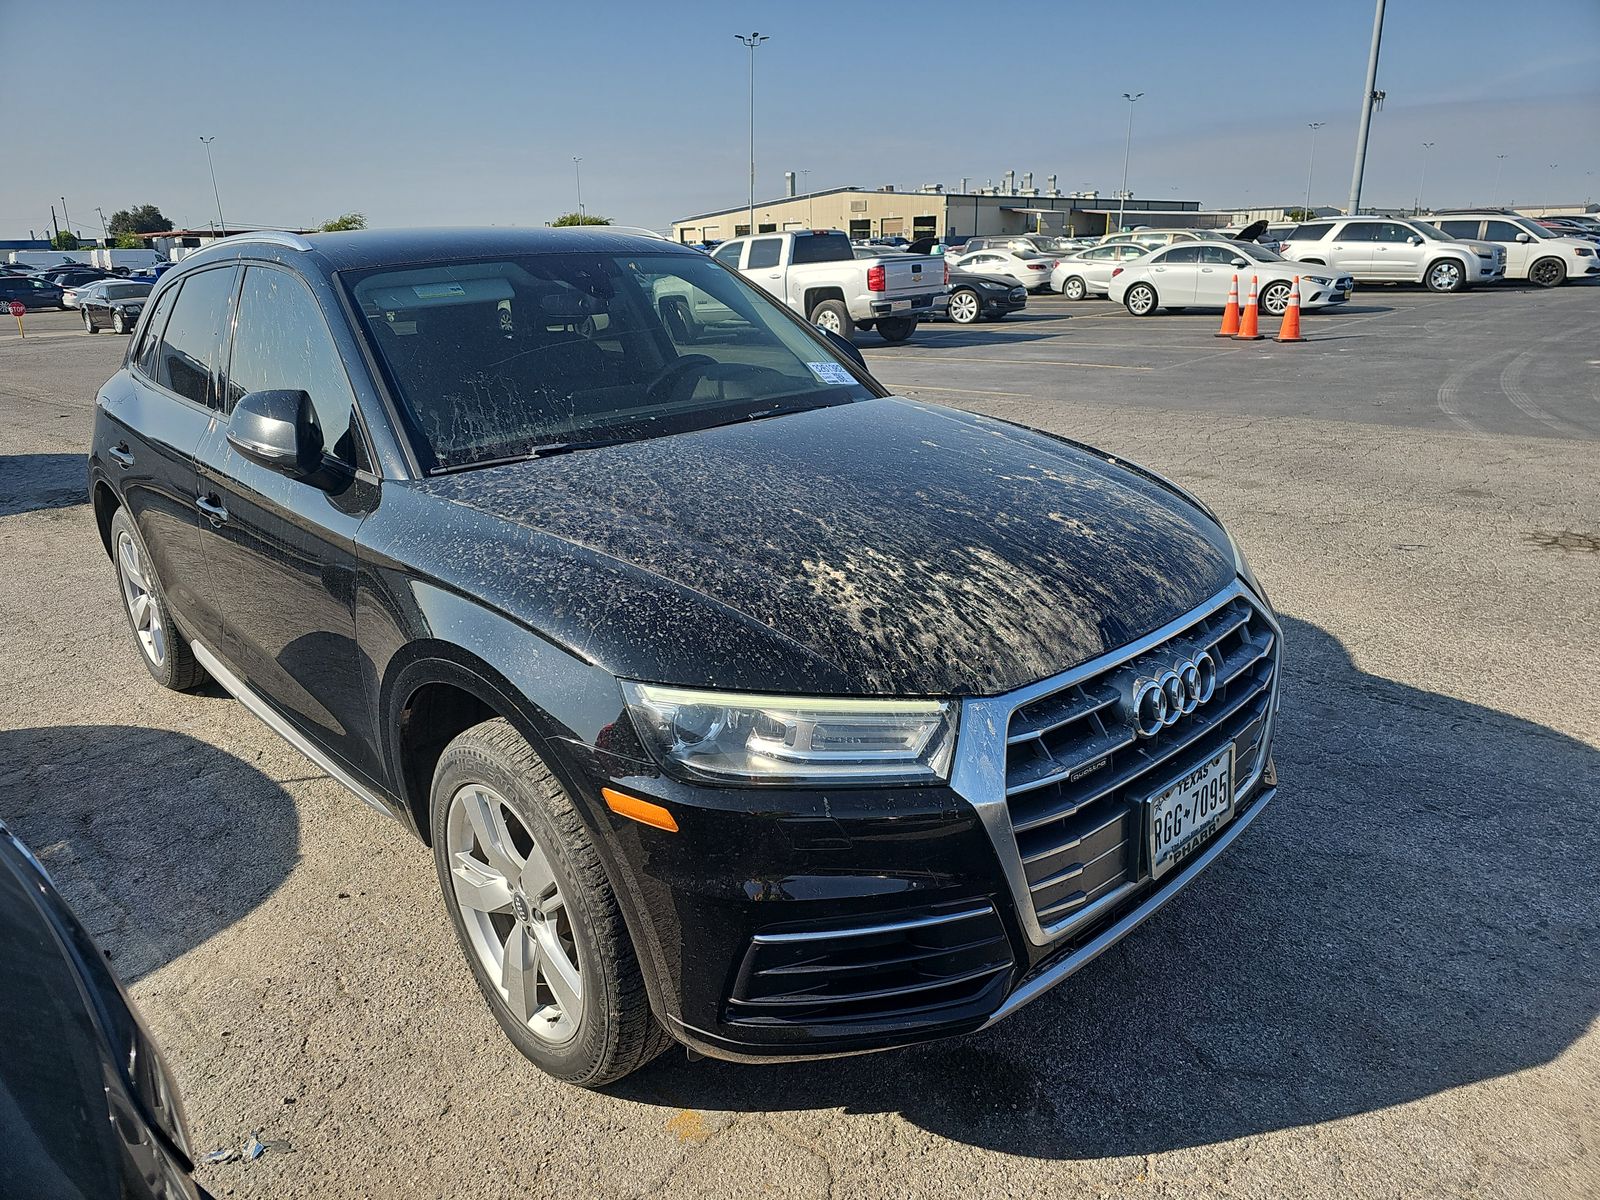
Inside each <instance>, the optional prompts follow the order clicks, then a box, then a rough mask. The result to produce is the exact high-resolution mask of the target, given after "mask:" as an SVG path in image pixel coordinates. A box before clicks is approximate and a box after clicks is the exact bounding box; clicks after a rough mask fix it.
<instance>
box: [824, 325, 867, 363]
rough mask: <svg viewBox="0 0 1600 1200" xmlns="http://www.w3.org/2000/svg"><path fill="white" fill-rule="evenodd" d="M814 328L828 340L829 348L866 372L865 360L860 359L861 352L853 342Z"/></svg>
mask: <svg viewBox="0 0 1600 1200" xmlns="http://www.w3.org/2000/svg"><path fill="white" fill-rule="evenodd" d="M815 328H816V331H817V332H818V333H820V334H821V335H822V336H823V337H825V338H827V339H828V344H829V345H830V346H832V347H833V348H834V349H835V350H837V351H838V352H839V353H840V354H842V355H844V356H845V357H846V358H848V359H849V360H850V361H851V362H853V363H855V364H856V366H858V367H860V368H861V369H862V370H863V371H866V370H867V360H866V359H864V358H862V357H861V351H859V350H857V349H856V347H855V343H854V342H852V341H851V340H850V339H849V338H846V337H840V336H839V335H838V334H837V333H835V332H834V331H833V330H831V329H824V328H822V326H820V325H818V326H815ZM870 373H871V372H868V374H870Z"/></svg>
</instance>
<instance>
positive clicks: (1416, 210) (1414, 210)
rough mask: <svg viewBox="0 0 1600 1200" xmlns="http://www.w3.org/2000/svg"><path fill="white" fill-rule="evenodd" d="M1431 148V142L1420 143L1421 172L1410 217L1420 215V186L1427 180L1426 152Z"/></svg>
mask: <svg viewBox="0 0 1600 1200" xmlns="http://www.w3.org/2000/svg"><path fill="white" fill-rule="evenodd" d="M1433 146H1434V143H1432V142H1423V143H1422V172H1421V174H1419V175H1418V176H1417V198H1416V200H1415V201H1414V202H1413V203H1412V206H1411V208H1412V214H1411V215H1412V216H1416V217H1420V216H1421V215H1422V185H1423V184H1424V183H1426V182H1427V180H1428V151H1429V150H1432V149H1433Z"/></svg>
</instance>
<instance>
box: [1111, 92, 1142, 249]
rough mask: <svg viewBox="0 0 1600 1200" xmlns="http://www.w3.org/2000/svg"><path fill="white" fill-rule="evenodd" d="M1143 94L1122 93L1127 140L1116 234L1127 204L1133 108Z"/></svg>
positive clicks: (1120, 229)
mask: <svg viewBox="0 0 1600 1200" xmlns="http://www.w3.org/2000/svg"><path fill="white" fill-rule="evenodd" d="M1143 95H1144V93H1143V92H1133V93H1129V92H1123V93H1122V98H1123V99H1124V100H1126V101H1127V102H1128V139H1127V141H1125V142H1124V143H1123V144H1122V193H1121V195H1120V196H1119V197H1118V198H1117V232H1118V233H1121V232H1122V214H1123V212H1124V210H1125V209H1126V206H1127V203H1128V155H1129V154H1130V153H1131V152H1132V150H1133V106H1134V105H1135V104H1137V103H1138V102H1139V98H1140V97H1141V96H1143Z"/></svg>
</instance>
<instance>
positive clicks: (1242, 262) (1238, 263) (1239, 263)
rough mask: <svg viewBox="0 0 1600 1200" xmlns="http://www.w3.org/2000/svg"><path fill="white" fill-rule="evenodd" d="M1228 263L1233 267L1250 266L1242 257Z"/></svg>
mask: <svg viewBox="0 0 1600 1200" xmlns="http://www.w3.org/2000/svg"><path fill="white" fill-rule="evenodd" d="M1228 265H1229V266H1231V267H1248V266H1249V265H1250V264H1249V263H1247V262H1245V260H1244V259H1242V258H1236V259H1234V260H1233V261H1232V262H1231V263H1229V264H1228Z"/></svg>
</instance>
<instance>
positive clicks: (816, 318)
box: [811, 300, 856, 338]
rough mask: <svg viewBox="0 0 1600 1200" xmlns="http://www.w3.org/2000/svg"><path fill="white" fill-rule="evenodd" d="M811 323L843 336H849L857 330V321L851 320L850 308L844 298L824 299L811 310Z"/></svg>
mask: <svg viewBox="0 0 1600 1200" xmlns="http://www.w3.org/2000/svg"><path fill="white" fill-rule="evenodd" d="M811 323H812V324H813V325H815V326H816V327H817V328H818V329H826V330H827V331H828V332H829V333H836V334H838V335H839V336H840V337H842V338H849V337H851V336H852V335H853V334H854V333H855V331H856V323H855V321H853V320H851V318H850V310H849V309H848V308H846V307H845V306H844V301H843V300H824V301H823V302H822V303H821V304H819V305H817V306H816V307H815V308H813V309H812V310H811Z"/></svg>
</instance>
